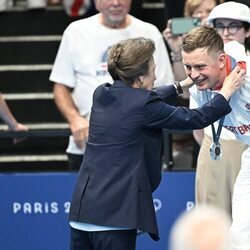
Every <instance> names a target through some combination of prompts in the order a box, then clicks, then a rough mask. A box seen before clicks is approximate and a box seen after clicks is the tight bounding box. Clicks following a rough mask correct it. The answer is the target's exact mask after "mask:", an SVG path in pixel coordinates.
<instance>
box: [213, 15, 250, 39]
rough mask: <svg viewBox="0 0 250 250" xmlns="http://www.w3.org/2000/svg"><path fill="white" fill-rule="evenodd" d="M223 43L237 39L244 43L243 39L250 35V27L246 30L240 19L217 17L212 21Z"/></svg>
mask: <svg viewBox="0 0 250 250" xmlns="http://www.w3.org/2000/svg"><path fill="white" fill-rule="evenodd" d="M214 27H215V29H216V30H217V31H218V33H219V34H220V36H221V37H222V39H223V42H224V43H228V42H230V41H237V42H239V43H241V44H244V42H245V39H246V38H247V37H249V36H250V29H249V30H248V31H246V30H245V29H244V27H243V24H242V22H241V21H238V20H235V19H226V18H218V19H216V20H215V23H214Z"/></svg>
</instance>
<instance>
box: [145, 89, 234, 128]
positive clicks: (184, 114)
mask: <svg viewBox="0 0 250 250" xmlns="http://www.w3.org/2000/svg"><path fill="white" fill-rule="evenodd" d="M230 112H231V107H230V105H229V103H228V102H227V100H226V99H225V98H224V97H223V96H222V95H220V94H218V95H216V96H215V97H214V98H213V99H211V100H210V101H209V102H207V103H206V104H204V105H203V106H201V107H199V108H197V109H189V108H187V107H180V106H179V107H174V106H171V105H168V104H166V103H164V102H163V100H162V99H161V98H160V97H159V96H157V95H156V94H155V93H152V92H151V94H150V95H149V97H148V99H147V101H146V104H145V106H144V109H143V115H145V126H146V127H152V128H153V127H154V128H166V129H175V130H194V129H201V128H204V127H206V126H208V125H210V124H212V123H213V122H215V121H217V120H218V119H219V118H221V117H223V116H225V115H226V114H228V113H230Z"/></svg>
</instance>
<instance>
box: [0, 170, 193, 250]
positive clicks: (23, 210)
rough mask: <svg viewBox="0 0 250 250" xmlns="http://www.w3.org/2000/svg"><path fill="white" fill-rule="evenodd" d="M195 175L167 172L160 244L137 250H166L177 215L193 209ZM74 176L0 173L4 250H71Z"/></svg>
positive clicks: (146, 242)
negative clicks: (70, 227)
mask: <svg viewBox="0 0 250 250" xmlns="http://www.w3.org/2000/svg"><path fill="white" fill-rule="evenodd" d="M194 176H195V173H194V172H165V173H164V174H163V178H162V182H161V185H160V186H159V188H158V189H157V190H156V192H155V193H154V195H153V197H154V204H155V209H156V211H157V219H158V225H159V231H160V236H161V239H160V241H158V242H154V241H153V240H151V238H150V237H149V236H148V235H147V234H141V235H139V236H138V242H137V250H154V249H155V250H167V244H168V235H169V230H170V229H171V226H172V224H173V223H174V221H175V220H176V218H177V216H179V214H180V213H181V212H183V211H184V210H186V209H189V208H191V207H192V206H193V204H194V203H193V201H194ZM75 180H76V174H69V173H41V174H39V173H31V174H29V173H25V174H0V249H1V250H48V249H53V250H68V249H69V226H68V211H69V206H70V198H71V195H72V191H73V187H74V183H75Z"/></svg>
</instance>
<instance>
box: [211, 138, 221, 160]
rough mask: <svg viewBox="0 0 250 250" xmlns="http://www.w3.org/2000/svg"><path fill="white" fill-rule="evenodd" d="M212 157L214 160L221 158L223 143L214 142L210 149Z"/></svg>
mask: <svg viewBox="0 0 250 250" xmlns="http://www.w3.org/2000/svg"><path fill="white" fill-rule="evenodd" d="M209 153H210V157H211V159H212V160H215V161H216V160H219V159H221V157H222V149H221V144H220V143H219V142H214V143H212V145H211V146H210V149H209Z"/></svg>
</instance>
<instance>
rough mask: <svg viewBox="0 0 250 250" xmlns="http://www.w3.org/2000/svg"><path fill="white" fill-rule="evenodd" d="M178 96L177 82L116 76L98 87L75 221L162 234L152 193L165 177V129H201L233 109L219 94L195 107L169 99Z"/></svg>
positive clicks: (77, 192)
mask: <svg viewBox="0 0 250 250" xmlns="http://www.w3.org/2000/svg"><path fill="white" fill-rule="evenodd" d="M176 98H177V95H176V90H175V88H174V86H173V85H170V86H164V87H161V88H159V89H157V90H156V91H155V92H154V91H148V90H145V89H136V88H132V87H130V86H128V85H127V84H125V83H123V82H122V81H115V82H114V84H113V85H111V84H108V83H107V84H104V85H101V86H99V87H98V88H97V89H96V90H95V93H94V95H93V106H92V112H91V117H90V130H89V139H88V142H87V145H86V152H85V154H84V158H83V162H82V165H81V168H80V170H79V175H78V178H77V182H76V186H75V190H74V193H73V197H72V201H71V207H70V214H69V219H70V220H71V221H78V222H85V223H92V224H96V225H102V226H113V227H124V228H132V229H139V230H141V231H144V232H148V233H149V234H150V235H151V237H152V238H153V239H155V240H158V239H159V236H158V235H159V234H158V228H157V222H156V215H155V210H154V205H153V199H152V192H153V191H154V190H155V189H156V188H157V186H158V185H159V183H160V180H161V168H162V128H166V129H177V130H191V129H201V128H203V127H206V126H208V125H209V124H211V123H212V122H214V121H216V120H218V119H219V118H220V117H221V116H224V115H226V114H227V113H229V112H230V111H231V108H230V106H229V104H228V102H227V101H226V99H225V98H224V97H223V96H222V95H219V94H218V95H216V97H215V98H214V99H212V100H211V101H210V102H208V103H207V104H206V105H204V106H203V107H202V108H198V109H195V110H190V109H188V108H185V107H173V106H170V105H168V104H166V102H168V101H171V102H172V101H175V100H176Z"/></svg>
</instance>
